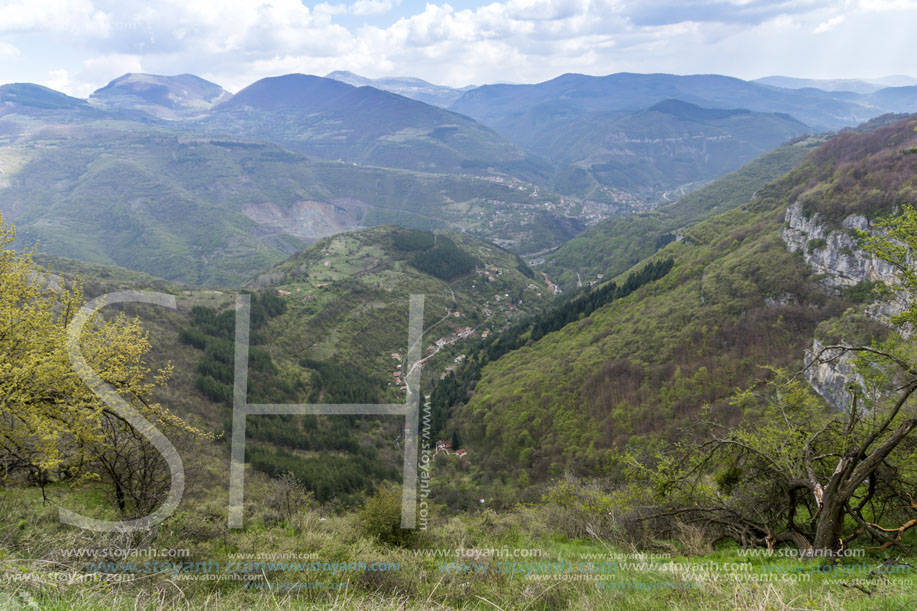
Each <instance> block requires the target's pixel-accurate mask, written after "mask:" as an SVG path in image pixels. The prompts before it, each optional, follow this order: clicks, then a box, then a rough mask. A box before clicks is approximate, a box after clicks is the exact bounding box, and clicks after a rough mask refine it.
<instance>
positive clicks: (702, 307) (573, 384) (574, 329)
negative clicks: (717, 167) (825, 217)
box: [453, 119, 915, 480]
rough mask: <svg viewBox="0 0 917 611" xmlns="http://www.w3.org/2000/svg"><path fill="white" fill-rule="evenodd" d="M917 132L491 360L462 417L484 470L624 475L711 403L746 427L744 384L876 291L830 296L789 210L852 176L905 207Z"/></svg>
mask: <svg viewBox="0 0 917 611" xmlns="http://www.w3.org/2000/svg"><path fill="white" fill-rule="evenodd" d="M913 131H914V121H913V119H911V120H906V121H902V122H899V123H897V124H895V125H894V126H891V127H886V128H880V129H879V130H876V131H873V132H867V133H863V134H849V135H845V136H842V137H840V138H837V139H835V140H833V141H831V142H829V143H828V144H826V145H823V146H822V147H821V148H819V149H816V150H815V151H813V152H812V153H810V154H809V155H808V156H807V157H806V159H805V161H804V162H803V163H801V164H800V165H798V166H797V167H796V168H795V169H794V170H792V171H791V172H790V173H789V174H787V175H786V176H784V177H782V178H780V179H779V180H777V181H775V182H772V183H770V184H768V185H766V186H765V187H763V188H761V189H758V191H757V194H756V195H755V196H754V197H753V198H751V200H750V201H749V202H747V203H746V204H745V205H742V206H740V207H737V208H734V209H732V210H729V211H727V212H724V213H722V214H719V215H717V216H714V217H712V218H710V219H708V220H706V221H704V222H701V223H699V224H697V225H694V226H693V227H690V228H688V229H685V230H683V232H682V233H683V238H682V239H681V240H679V241H676V242H671V243H669V244H668V245H666V246H665V247H664V248H662V249H661V250H660V251H659V252H658V253H656V254H655V255H653V256H651V257H650V258H649V259H648V260H649V261H659V260H662V259H664V258H668V257H671V258H674V261H675V265H674V268H673V269H672V270H671V271H670V272H669V273H668V274H667V275H666V276H665V277H663V278H661V279H659V280H657V281H655V282H652V283H649V284H647V285H645V286H643V287H641V288H640V289H638V290H637V291H636V292H635V293H633V294H631V295H629V296H627V297H625V298H623V299H620V300H615V301H612V302H611V303H610V304H608V305H607V306H604V307H602V308H600V309H599V310H598V311H596V312H595V313H593V314H592V315H591V316H588V317H585V318H582V319H581V320H579V321H578V322H574V323H571V324H569V325H567V326H565V327H564V328H562V329H560V330H559V331H555V332H552V333H548V334H547V335H545V336H544V337H542V338H540V339H537V341H534V342H532V343H529V344H527V345H524V346H523V347H520V348H519V349H517V350H514V351H512V352H509V353H508V354H507V355H505V356H503V357H502V358H500V359H499V360H497V361H496V362H493V363H490V364H488V365H487V366H486V367H485V368H484V370H483V372H482V376H481V379H480V381H479V382H477V384H476V385H475V386H474V387H473V392H472V393H471V396H470V399H469V400H468V401H467V403H466V404H464V405H463V404H462V403H464V399H463V398H462V397H459V401H458V402H457V403H458V407H456V408H454V412H453V416H454V418H455V426H456V427H457V428H458V430H459V431H460V434H461V436H462V437H463V438H464V439H467V440H468V445H469V447H470V448H471V451H473V452H475V454H476V455H477V456H479V461H480V462H479V465H480V467H481V472H480V473H481V474H485V473H495V472H496V473H502V474H504V477H509V476H510V474H512V473H516V474H518V473H521V472H525V473H526V474H527V475H528V476H530V477H534V478H537V479H541V480H545V479H547V478H550V477H556V476H559V475H561V474H563V473H564V472H572V473H574V474H577V475H581V476H589V475H611V474H615V473H616V472H618V469H619V468H620V464H619V463H618V462H617V461H618V459H619V457H620V456H621V454H620V453H621V451H622V450H624V449H625V448H629V449H633V450H635V451H647V452H650V453H653V452H654V448H660V447H662V445H660V444H666V443H671V442H673V441H675V440H677V439H678V438H679V435H680V431H681V430H682V427H683V426H684V425H685V424H686V423H688V422H689V421H691V419H694V418H697V417H698V416H699V414H700V413H701V408H702V407H703V406H705V405H709V406H710V407H709V409H710V414H711V417H712V418H713V419H714V420H716V421H718V422H720V423H722V424H725V425H733V424H736V423H737V422H738V421H740V420H741V419H742V418H743V413H742V412H741V411H739V410H737V409H736V407H735V406H734V405H733V404H732V403H731V402H730V397H732V395H733V393H734V392H735V391H736V389H738V388H745V387H748V386H752V385H756V384H761V383H762V381H763V380H766V379H767V378H768V377H769V375H770V374H769V372H768V370H767V369H765V368H764V367H765V366H774V367H787V368H790V369H794V368H798V367H799V366H800V365H801V363H802V357H803V352H804V350H805V349H806V348H808V347H810V345H811V342H812V339H813V337H815V335H816V327H818V326H819V324H821V323H824V325H825V326H824V327H823V328H828V327H830V326H831V325H830V324H829V323H826V322H825V321H829V320H831V319H833V318H835V317H838V316H840V315H841V314H842V313H844V312H845V311H846V310H847V309H848V308H850V307H854V306H855V305H856V303H857V301H858V300H860V299H862V298H863V296H864V295H868V291H867V292H866V293H863V292H860V291H856V290H851V291H845V292H842V293H840V294H831V293H829V292H826V291H825V290H824V289H822V288H819V286H818V284H817V277H815V276H813V274H812V273H811V272H810V271H809V269H808V268H807V266H806V265H805V263H804V261H803V259H802V256H801V255H800V254H799V253H790V252H788V250H787V248H786V246H785V244H784V242H783V240H782V238H781V231H782V229H783V227H784V214H785V212H786V210H787V208H788V207H789V205H790V204H791V203H793V202H794V201H796V200H797V198H800V197H801V196H804V195H807V194H813V197H815V196H817V195H818V194H820V193H822V192H823V191H824V190H831V189H833V188H835V187H837V186H838V184H839V183H840V182H841V181H843V180H845V179H846V177H849V176H855V177H859V178H857V179H855V180H856V183H857V184H858V185H860V186H861V187H862V188H865V187H866V186H869V187H870V188H873V189H875V190H876V192H875V198H876V201H877V202H883V201H890V200H895V201H902V200H901V199H900V198H901V197H902V195H903V194H904V193H905V191H906V190H907V189H912V188H913V180H914V175H915V174H914V172H913V171H912V169H908V168H912V166H913V163H912V160H911V157H910V147H911V146H913V142H914V137H915V136H914V133H913ZM865 168H870V169H871V170H872V172H870V173H867V172H865ZM839 170H843V171H839ZM899 174H900V175H901V176H902V177H907V178H902V180H897V179H896V178H895V177H896V176H898V175H899ZM907 192H908V193H909V192H910V191H907Z"/></svg>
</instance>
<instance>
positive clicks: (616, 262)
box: [543, 137, 825, 289]
mask: <svg viewBox="0 0 917 611" xmlns="http://www.w3.org/2000/svg"><path fill="white" fill-rule="evenodd" d="M824 140H825V137H806V138H800V139H797V140H794V141H792V142H790V143H787V144H785V145H783V146H779V147H777V148H775V149H774V150H772V151H769V152H767V153H765V154H763V155H761V156H760V157H758V158H757V159H755V160H754V161H751V162H750V163H748V164H746V165H744V166H743V167H742V168H740V169H738V170H736V171H735V172H732V173H731V174H727V175H726V176H724V177H722V178H720V179H719V180H716V181H714V182H712V183H711V184H709V185H707V186H705V187H702V188H700V189H698V190H697V191H694V192H692V193H689V194H688V195H685V196H684V197H682V198H680V199H678V200H677V201H675V202H673V203H671V204H667V205H665V206H662V207H660V208H658V209H656V210H654V211H652V212H647V213H642V214H632V215H628V216H622V217H620V218H613V219H608V220H606V221H603V222H601V223H599V224H598V225H596V226H595V227H591V228H590V229H588V230H586V231H585V232H583V233H582V234H581V235H578V236H576V237H575V238H573V239H571V240H570V241H568V242H566V243H564V245H563V246H561V247H560V248H559V249H557V250H556V251H554V252H553V253H551V254H550V255H548V256H547V258H546V260H545V265H544V268H543V269H544V271H546V272H547V273H548V275H549V276H551V278H554V279H555V281H556V282H557V283H558V284H559V285H560V286H561V287H563V288H564V289H570V288H573V287H575V286H576V284H575V283H576V277H577V276H576V275H577V272H580V275H581V277H585V278H590V279H591V278H595V276H596V274H603V275H607V276H608V277H612V276H616V275H618V274H620V273H622V272H624V271H625V270H626V269H628V268H629V267H631V266H633V265H636V264H637V263H638V262H639V261H641V260H643V259H645V258H646V257H649V256H650V255H651V254H653V252H655V251H656V250H658V249H660V248H662V247H664V246H665V245H666V244H668V243H669V242H671V241H673V240H675V238H676V235H677V234H678V233H680V231H682V230H684V229H685V228H687V227H690V226H691V225H693V224H696V223H699V222H700V221H702V220H704V219H707V218H709V217H711V216H714V215H716V214H719V213H721V212H725V211H726V210H729V209H731V208H735V207H738V206H740V205H742V204H744V203H745V202H747V201H748V200H750V199H751V198H752V196H753V195H754V194H755V193H756V192H757V191H758V189H760V188H761V187H763V186H764V185H765V184H766V183H768V182H770V181H772V180H775V179H777V178H779V177H780V176H782V175H783V174H785V173H786V172H789V171H790V170H791V169H792V168H793V167H794V166H795V165H796V164H797V163H799V162H800V161H801V160H802V159H803V157H805V155H806V154H807V153H808V152H810V151H811V150H812V149H813V148H814V147H816V146H818V145H819V144H821V143H823V142H824Z"/></svg>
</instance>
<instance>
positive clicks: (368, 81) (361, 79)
mask: <svg viewBox="0 0 917 611" xmlns="http://www.w3.org/2000/svg"><path fill="white" fill-rule="evenodd" d="M325 78H329V79H334V80H336V81H340V82H342V83H347V84H348V85H353V86H354V87H364V86H368V87H375V88H376V89H382V90H383V91H388V92H390V93H397V94H398V95H402V96H404V97H406V98H411V99H414V100H417V101H419V102H424V103H426V104H431V105H433V106H439V107H440V108H446V107H448V106H449V105H450V104H452V103H453V102H455V101H456V100H457V99H459V98H460V97H461V95H462V93H463V92H465V91H467V90H469V89H472V88H473V87H470V86H469V87H462V88H455V87H447V86H445V85H435V84H433V83H430V82H428V81H425V80H423V79H421V78H417V77H415V76H387V77H382V78H375V79H373V78H368V77H365V76H360V75H359V74H354V73H353V72H350V71H348V70H335V71H334V72H329V73H328V74H327V75H325Z"/></svg>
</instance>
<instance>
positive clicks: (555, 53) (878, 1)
mask: <svg viewBox="0 0 917 611" xmlns="http://www.w3.org/2000/svg"><path fill="white" fill-rule="evenodd" d="M480 1H481V2H482V4H481V5H480V6H478V7H477V8H467V9H461V10H459V9H456V8H453V7H452V6H451V5H449V4H448V3H446V2H445V1H444V0H430V2H429V3H428V4H426V5H425V6H423V8H418V9H415V10H414V12H412V11H410V10H407V9H406V8H405V6H404V5H406V4H407V3H404V4H403V5H402V4H400V3H399V0H338V1H334V0H331V1H325V2H321V3H319V4H315V5H313V7H312V8H309V7H308V6H304V5H303V3H302V2H301V1H300V0H223V2H220V3H214V2H213V1H212V0H158V1H157V2H153V3H151V2H148V1H147V0H72V1H71V2H64V0H47V1H46V2H42V3H38V2H35V0H8V1H5V2H4V0H0V3H2V4H0V33H4V32H7V33H9V36H8V37H7V38H9V40H10V42H11V43H15V44H16V45H17V47H18V48H20V50H21V51H22V55H21V60H20V61H18V62H17V66H20V67H19V68H18V69H19V70H20V72H21V71H22V68H21V65H22V64H28V62H33V65H32V67H31V68H30V70H31V72H32V73H33V74H34V73H40V74H46V73H48V71H49V70H55V71H60V70H61V69H62V68H66V71H67V73H66V75H64V74H58V73H56V75H55V76H54V77H49V78H53V79H55V82H59V83H63V84H65V85H66V86H67V87H69V91H71V92H74V93H77V92H80V93H82V92H88V91H91V90H92V89H95V88H97V87H99V86H102V85H104V84H105V83H106V82H107V81H109V80H111V79H112V78H115V77H117V76H119V75H120V74H121V73H123V72H127V71H139V70H140V69H141V68H142V69H144V70H146V71H150V72H156V73H159V74H177V73H181V72H193V73H196V74H200V75H201V76H204V77H205V78H209V79H211V80H214V81H215V82H218V83H220V84H221V85H223V86H225V87H227V88H228V89H230V90H233V91H236V90H238V89H240V88H242V87H244V86H245V85H248V84H249V83H251V82H253V81H254V80H257V79H259V78H262V77H265V76H271V75H277V74H282V73H287V72H305V73H312V74H325V73H327V72H330V71H332V70H337V69H342V70H351V71H354V72H357V73H361V74H364V75H366V76H370V77H378V76H389V75H396V74H400V75H406V74H409V75H414V76H419V77H421V78H425V79H427V80H431V81H433V82H440V83H443V84H450V85H465V84H468V83H482V82H494V81H516V82H523V81H528V82H531V81H539V80H545V79H548V78H552V77H553V76H556V75H558V74H560V73H563V72H572V71H576V72H585V73H590V74H608V73H611V72H615V71H621V70H627V71H635V72H636V71H642V72H661V71H663V72H676V73H690V72H720V73H726V74H734V75H737V76H747V77H754V76H762V75H764V74H775V73H784V74H790V73H792V74H794V75H800V73H802V74H805V73H806V72H808V73H809V74H812V75H813V76H815V74H813V73H814V72H816V71H817V72H819V74H820V75H821V76H845V75H855V73H852V72H851V71H852V70H861V69H863V68H858V66H866V69H867V70H868V72H869V73H870V74H874V73H892V72H908V71H913V70H912V68H911V67H910V65H909V63H908V60H907V57H914V56H915V55H917V43H915V40H917V37H914V36H913V32H912V31H911V30H912V29H913V28H912V27H908V25H909V24H913V23H915V22H917V0H792V1H791V0H776V1H765V0H709V1H708V0H680V1H676V0H502V1H494V0H480ZM399 6H400V7H401V8H399V9H396V8H395V7H399ZM47 7H57V11H56V12H55V11H54V10H51V9H49V8H47ZM383 12H384V13H385V14H389V15H392V17H391V20H390V23H388V24H387V25H386V24H385V23H384V22H383V21H382V19H383V18H378V17H377V18H375V19H373V20H371V21H370V23H371V24H373V25H358V24H357V25H355V22H357V23H359V22H360V21H362V20H360V19H354V17H355V16H356V17H359V16H362V15H371V14H380V13H383ZM839 15H842V17H838V16H839ZM843 16H846V17H847V19H846V21H844V23H843V27H838V26H839V25H840V23H841V20H842V19H843ZM342 24H350V25H349V26H348V27H345V26H344V25H342ZM813 31H817V32H819V33H820V36H819V37H818V38H817V42H816V39H813V37H812V36H811V33H812V32H813ZM20 35H28V36H29V38H30V40H34V39H36V38H37V39H39V40H40V39H41V38H42V37H44V38H46V40H47V46H46V47H45V48H47V49H51V48H61V49H62V50H61V51H60V55H61V57H64V56H65V55H66V56H68V57H67V60H68V61H58V60H57V59H56V58H55V57H52V56H51V54H50V52H49V53H46V54H45V55H46V57H44V58H43V59H39V58H34V59H33V55H35V54H33V53H30V52H29V50H28V49H30V47H27V46H24V45H23V44H22V43H21V42H20V40H18V39H17V38H16V36H20ZM851 36H856V37H857V44H856V45H851V44H850V41H849V37H851ZM844 37H847V40H844V39H843V38H844ZM892 44H894V45H897V47H898V48H899V50H898V52H896V53H891V54H889V51H888V49H890V48H891V45H892ZM34 48H35V47H34V46H33V47H31V49H34ZM2 52H3V51H2V47H0V53H2ZM7 52H8V50H7ZM42 62H45V63H42ZM895 62H897V63H895ZM2 68H3V66H2V65H0V70H2ZM10 72H11V73H12V70H10Z"/></svg>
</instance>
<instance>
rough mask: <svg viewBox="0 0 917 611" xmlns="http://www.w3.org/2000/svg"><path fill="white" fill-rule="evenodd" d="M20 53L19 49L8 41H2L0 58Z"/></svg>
mask: <svg viewBox="0 0 917 611" xmlns="http://www.w3.org/2000/svg"><path fill="white" fill-rule="evenodd" d="M18 55H19V49H17V48H16V47H15V46H13V45H11V44H10V43H8V42H3V41H0V58H3V59H11V58H13V57H16V56H18Z"/></svg>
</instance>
